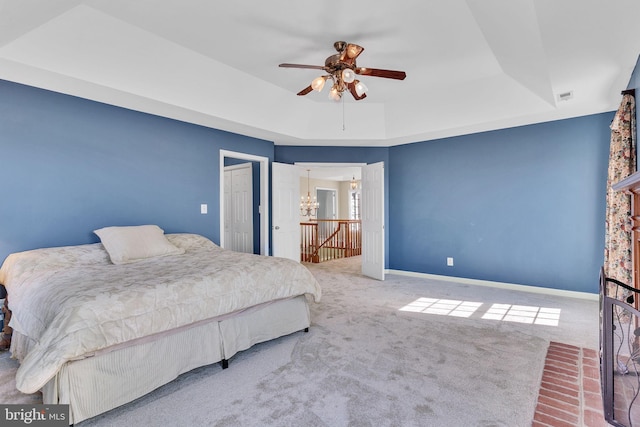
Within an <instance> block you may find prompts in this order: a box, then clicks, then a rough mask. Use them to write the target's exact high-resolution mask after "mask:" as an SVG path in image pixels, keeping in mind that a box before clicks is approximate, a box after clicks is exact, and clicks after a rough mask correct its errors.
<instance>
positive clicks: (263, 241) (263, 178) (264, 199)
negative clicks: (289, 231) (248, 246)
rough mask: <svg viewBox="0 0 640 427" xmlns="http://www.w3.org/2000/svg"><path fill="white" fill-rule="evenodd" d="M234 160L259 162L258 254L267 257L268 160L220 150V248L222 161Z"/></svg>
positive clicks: (222, 212) (222, 187)
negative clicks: (229, 158) (226, 159)
mask: <svg viewBox="0 0 640 427" xmlns="http://www.w3.org/2000/svg"><path fill="white" fill-rule="evenodd" d="M227 157H232V158H234V159H241V160H248V161H251V162H260V206H259V209H258V212H259V213H260V254H261V255H269V247H270V241H269V185H268V183H269V158H268V157H263V156H256V155H253V154H247V153H239V152H236V151H229V150H222V149H221V150H220V196H219V197H220V246H221V247H224V160H225V158H227Z"/></svg>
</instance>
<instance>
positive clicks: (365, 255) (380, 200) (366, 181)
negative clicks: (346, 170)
mask: <svg viewBox="0 0 640 427" xmlns="http://www.w3.org/2000/svg"><path fill="white" fill-rule="evenodd" d="M361 217H362V274H364V275H365V276H369V277H371V278H374V279H378V280H384V163H383V162H380V163H374V164H371V165H366V166H363V167H362V213H361Z"/></svg>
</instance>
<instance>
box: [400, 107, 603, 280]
mask: <svg viewBox="0 0 640 427" xmlns="http://www.w3.org/2000/svg"><path fill="white" fill-rule="evenodd" d="M612 118H613V113H605V114H599V115H593V116H586V117H581V118H576V119H569V120H562V121H556V122H549V123H543V124H537V125H530V126H524V127H518V128H512V129H503V130H499V131H493V132H486V133H480V134H474V135H467V136H461V137H455V138H447V139H441V140H435V141H430V142H423V143H416V144H409V145H402V146H397V147H392V148H391V149H390V154H389V158H390V168H389V169H390V170H391V174H390V176H391V179H390V191H389V193H390V199H389V205H390V212H389V217H390V219H391V221H390V224H389V225H390V232H389V234H390V236H391V237H390V243H389V253H390V263H389V266H390V268H392V269H397V270H408V271H415V272H423V273H432V274H440V275H448V276H455V277H466V278H473V279H481V280H491V281H498V282H507V283H517V284H524V285H534V286H543V287H551V288H559V289H566V290H574V291H584V292H597V291H598V269H599V267H600V266H601V265H602V262H603V248H604V209H605V203H604V200H605V187H606V174H607V162H608V147H609V135H610V134H609V132H610V131H609V124H610V123H611V120H612ZM447 257H453V258H454V266H453V267H447V266H446V258H447Z"/></svg>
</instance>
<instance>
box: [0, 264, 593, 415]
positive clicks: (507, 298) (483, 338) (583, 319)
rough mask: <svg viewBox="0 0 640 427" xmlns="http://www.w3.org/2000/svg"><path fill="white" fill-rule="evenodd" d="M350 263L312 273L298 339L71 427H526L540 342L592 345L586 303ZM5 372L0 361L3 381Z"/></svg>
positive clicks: (0, 396)
mask: <svg viewBox="0 0 640 427" xmlns="http://www.w3.org/2000/svg"><path fill="white" fill-rule="evenodd" d="M359 261H360V259H359V257H356V258H351V259H346V260H338V261H331V262H329V263H323V264H320V265H309V268H310V269H311V270H312V271H313V272H314V274H315V275H316V277H318V279H319V281H320V283H321V285H322V287H323V301H322V302H321V303H320V304H317V305H314V306H313V307H312V322H313V323H312V327H311V329H310V332H309V333H303V332H299V333H295V334H293V335H290V336H288V337H283V338H281V339H278V340H275V341H272V342H269V343H264V344H260V345H257V346H255V347H254V348H252V349H250V350H248V351H245V352H243V353H241V354H239V355H236V356H235V357H234V358H233V359H231V362H230V367H229V369H227V370H224V371H223V370H221V368H220V367H219V365H217V364H216V365H212V366H208V367H204V368H200V369H196V370H194V371H192V372H190V373H187V374H185V375H183V376H181V377H180V378H178V379H177V380H176V381H174V382H172V383H170V384H167V385H166V386H164V387H161V388H160V389H158V390H156V391H154V392H153V393H151V394H149V395H147V396H145V397H143V398H141V399H139V400H137V401H135V402H132V403H130V404H128V405H125V406H123V407H121V408H117V409H115V410H113V411H111V412H109V413H107V414H104V415H101V416H98V417H95V418H94V419H91V420H87V421H85V422H83V423H80V424H78V425H79V426H82V427H85V426H115V425H128V426H135V425H162V426H183V425H189V426H332V427H333V426H452V425H456V426H463V425H464V426H487V427H488V426H509V427H513V426H527V427H528V426H530V425H531V421H532V419H533V414H534V409H535V404H536V398H537V393H538V386H539V384H540V379H541V375H542V369H543V365H544V359H545V354H546V350H547V346H548V343H549V341H552V340H553V341H559V342H564V343H568V344H572V345H576V346H581V347H590V348H595V347H597V339H598V337H597V334H598V324H597V322H598V311H597V310H598V308H597V302H596V301H585V300H577V299H571V298H561V297H557V296H555V297H552V296H547V295H541V294H532V293H527V292H517V291H506V290H501V289H495V288H490V287H475V286H469V285H461V284H456V283H451V282H438V281H433V280H425V279H418V278H410V277H404V276H398V275H388V276H387V280H385V281H384V282H378V281H375V280H371V279H368V278H365V277H362V276H361V275H360V274H359ZM420 298H422V300H419V299H420ZM496 304H500V305H496ZM513 305H515V306H517V307H515V308H514V307H513ZM507 306H508V307H510V308H511V309H512V310H515V309H516V308H518V309H520V311H522V310H524V311H526V310H531V309H532V307H537V308H538V314H540V313H558V310H559V319H558V320H557V323H558V325H557V326H554V325H548V324H546V325H545V324H542V323H554V322H553V319H551V321H550V319H549V318H548V316H545V315H542V316H540V317H539V318H535V319H533V318H532V319H533V320H531V323H520V322H522V321H529V320H527V318H526V316H525V317H518V316H516V314H517V313H516V312H515V311H512V312H511V315H512V317H510V318H509V313H507V312H506V311H505V310H507V308H506V307H507ZM527 307H528V308H527ZM525 308H526V309H525ZM540 308H543V309H544V310H540ZM500 310H503V312H504V313H503V314H505V315H504V316H502V319H503V320H497V318H498V317H500V315H499V313H500ZM497 313H498V314H497ZM488 317H489V318H491V319H489V318H488ZM551 318H553V316H551ZM518 319H519V321H516V320H518ZM538 320H541V322H538ZM536 322H538V323H539V324H537V323H536ZM11 362H12V361H10V360H8V359H7V357H6V353H5V354H4V355H2V356H1V357H0V376H2V378H3V379H6V378H10V377H11V375H13V372H15V364H14V363H11ZM36 398H37V396H36ZM21 399H27V401H32V400H33V397H32V396H22V397H21V396H20V395H19V394H18V393H17V392H16V391H15V390H12V386H11V385H8V384H5V382H4V381H3V382H2V383H1V384H0V401H2V402H3V403H14V402H18V401H20V400H21Z"/></svg>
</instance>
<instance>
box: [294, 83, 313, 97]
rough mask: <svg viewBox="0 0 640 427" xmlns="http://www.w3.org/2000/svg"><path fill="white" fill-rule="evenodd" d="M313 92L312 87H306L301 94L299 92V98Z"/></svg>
mask: <svg viewBox="0 0 640 427" xmlns="http://www.w3.org/2000/svg"><path fill="white" fill-rule="evenodd" d="M312 90H313V88H312V87H311V85H309V86H307V87H305V88H304V89H302V90H301V91H300V92H298V94H297V95H298V96H303V95H306V94H308V93H309V92H311V91H312Z"/></svg>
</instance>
